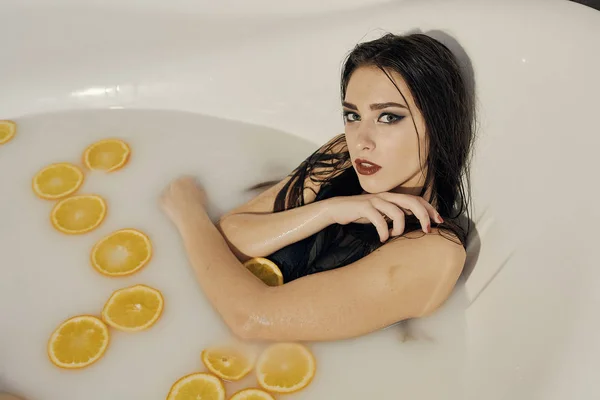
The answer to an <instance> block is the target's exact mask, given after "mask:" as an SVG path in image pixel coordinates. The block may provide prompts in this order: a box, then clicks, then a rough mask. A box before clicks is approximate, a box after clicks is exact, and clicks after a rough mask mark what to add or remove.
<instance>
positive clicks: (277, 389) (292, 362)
mask: <svg viewBox="0 0 600 400" xmlns="http://www.w3.org/2000/svg"><path fill="white" fill-rule="evenodd" d="M315 371H316V362H315V358H314V356H313V355H312V353H311V352H310V350H308V349H307V348H306V347H305V346H302V345H300V344H297V343H277V344H274V345H271V346H269V347H268V348H267V349H265V350H264V351H263V353H262V354H261V355H260V357H259V358H258V361H257V363H256V377H257V378H258V383H259V384H260V386H261V387H262V388H263V389H265V390H268V391H269V392H274V393H292V392H297V391H299V390H301V389H304V388H305V387H306V386H308V384H309V383H310V382H311V381H312V379H313V378H314V376H315Z"/></svg>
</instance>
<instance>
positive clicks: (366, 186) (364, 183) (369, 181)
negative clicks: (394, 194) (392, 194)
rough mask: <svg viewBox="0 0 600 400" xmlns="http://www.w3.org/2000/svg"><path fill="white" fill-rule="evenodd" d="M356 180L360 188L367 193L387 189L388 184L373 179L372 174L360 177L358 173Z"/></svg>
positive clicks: (380, 191) (381, 191) (375, 192)
mask: <svg viewBox="0 0 600 400" xmlns="http://www.w3.org/2000/svg"><path fill="white" fill-rule="evenodd" d="M358 181H359V182H360V186H361V187H362V189H363V190H364V191H365V192H366V193H369V194H377V193H383V192H388V191H389V189H388V186H386V185H382V184H380V183H378V182H377V181H376V180H375V179H373V176H366V177H361V176H360V175H359V178H358Z"/></svg>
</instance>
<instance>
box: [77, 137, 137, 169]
mask: <svg viewBox="0 0 600 400" xmlns="http://www.w3.org/2000/svg"><path fill="white" fill-rule="evenodd" d="M130 154H131V150H130V149H129V145H128V144H127V143H125V142H124V141H122V140H120V139H104V140H100V141H99V142H96V143H93V144H91V145H90V146H88V148H87V149H85V151H84V153H83V163H84V164H85V166H86V167H88V168H89V169H93V170H99V171H105V172H112V171H116V170H118V169H120V168H122V167H123V166H124V165H125V164H127V161H128V160H129V155H130Z"/></svg>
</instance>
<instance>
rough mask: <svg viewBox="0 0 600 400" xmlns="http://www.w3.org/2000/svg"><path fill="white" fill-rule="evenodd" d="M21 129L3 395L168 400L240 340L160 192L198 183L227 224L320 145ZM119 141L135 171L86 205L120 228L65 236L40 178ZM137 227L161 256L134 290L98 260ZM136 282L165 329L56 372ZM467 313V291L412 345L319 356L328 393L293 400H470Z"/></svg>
mask: <svg viewBox="0 0 600 400" xmlns="http://www.w3.org/2000/svg"><path fill="white" fill-rule="evenodd" d="M17 123H18V129H19V131H18V135H17V136H16V137H15V138H14V140H13V141H12V142H10V143H9V144H7V145H5V146H0V191H1V195H0V324H1V325H0V326H1V328H0V336H1V338H0V339H1V340H0V389H5V390H6V389H11V390H13V391H15V392H18V393H22V394H23V395H26V396H28V397H29V398H30V399H40V400H42V399H43V400H68V399H74V400H78V399H87V400H107V399H115V400H120V399H124V400H125V399H148V400H152V399H164V398H165V396H166V394H167V392H168V390H169V388H170V386H171V384H172V383H173V382H174V381H175V380H177V379H178V378H179V377H181V376H183V375H185V374H188V373H192V372H196V371H203V370H204V369H203V367H202V363H201V361H200V352H201V350H202V349H203V348H206V347H207V346H210V345H214V344H219V343H223V342H228V341H229V340H230V339H231V335H230V333H229V332H228V329H227V327H226V326H225V325H224V324H223V323H222V322H221V320H220V319H219V317H218V315H217V314H216V313H215V311H213V309H212V308H211V306H210V305H209V303H208V302H207V301H206V299H205V298H204V296H203V294H202V292H201V290H200V289H199V286H198V285H197V283H196V281H195V278H194V275H193V274H192V271H191V268H190V267H189V265H188V263H187V260H186V257H185V254H184V251H183V247H182V245H181V242H180V240H179V237H178V236H177V234H176V231H175V229H174V227H173V226H172V225H171V224H170V223H169V221H168V220H167V218H166V217H165V216H164V215H163V214H162V213H161V212H160V210H159V208H158V206H157V197H158V194H159V192H160V190H161V189H162V188H163V187H164V186H165V185H166V184H167V183H168V182H169V180H171V179H173V178H175V177H177V176H178V175H180V174H193V175H195V176H196V177H197V178H198V179H199V181H200V182H201V183H202V184H203V185H204V187H205V188H206V189H207V192H208V194H209V197H210V203H211V205H210V214H211V216H213V217H216V216H218V215H219V214H221V213H223V212H224V211H226V210H228V209H230V208H232V207H234V206H236V205H238V204H241V203H242V202H245V201H247V200H249V199H250V198H251V197H252V196H253V195H255V193H248V192H245V191H244V190H243V189H244V188H245V187H248V186H251V185H253V184H256V183H258V182H260V181H263V180H271V179H277V178H280V177H282V176H284V175H285V174H286V173H288V172H289V171H290V170H291V169H292V168H294V167H295V166H296V165H297V164H298V163H299V162H300V161H301V160H303V159H304V158H305V157H306V156H307V155H309V154H310V153H311V152H312V151H313V150H314V149H315V148H316V146H315V145H314V144H312V143H309V142H307V141H305V140H303V139H300V138H297V137H295V136H292V135H286V134H284V133H282V132H279V131H274V130H272V129H268V128H263V127H258V126H251V125H246V124H241V123H237V122H232V121H225V120H220V119H215V118H211V117H206V116H200V115H194V114H186V113H178V112H162V111H130V110H103V111H77V112H66V113H60V114H45V115H35V116H30V117H25V118H22V119H19V120H17ZM333 134H335V132H332V136H333ZM106 137H119V138H122V139H124V140H126V141H127V142H128V143H130V145H131V147H132V156H131V160H130V162H129V164H128V165H127V166H126V167H125V168H124V169H122V170H121V171H118V172H115V173H111V174H104V173H88V174H87V175H86V180H85V183H84V185H83V187H82V188H81V189H80V190H79V193H81V194H84V193H96V194H99V195H101V196H103V197H104V198H105V199H106V200H107V202H108V215H107V218H106V220H105V221H104V222H103V224H102V225H101V226H100V227H99V228H98V229H97V230H95V231H92V232H90V233H87V234H84V235H80V236H66V235H63V234H61V233H59V232H57V231H55V230H54V229H53V228H52V226H51V224H50V222H49V213H50V210H51V208H52V205H53V204H54V203H53V202H50V201H45V200H41V199H38V198H37V197H35V195H34V194H33V192H32V190H31V178H32V177H33V175H34V174H35V173H36V172H37V171H38V170H39V169H40V168H42V167H43V166H45V165H47V164H50V163H53V162H60V161H68V162H74V163H80V159H81V154H82V152H83V150H84V148H85V147H86V146H87V145H89V144H90V143H92V142H94V141H95V140H98V139H102V138H106ZM126 227H129V228H137V229H141V230H142V231H144V232H146V233H147V234H148V235H149V236H150V238H151V240H152V243H153V246H154V257H153V259H152V260H151V262H150V263H149V264H148V265H147V266H146V267H145V268H144V269H143V270H142V271H141V272H139V273H137V274H134V275H133V276H131V277H126V278H106V277H103V276H101V275H100V274H98V273H97V272H96V271H95V270H94V269H93V268H92V267H91V266H90V263H89V261H88V257H89V251H90V249H91V247H92V246H93V244H94V243H95V242H96V241H97V240H99V239H100V238H101V237H103V236H104V235H106V234H108V233H110V232H112V231H114V230H117V229H120V228H126ZM136 283H143V284H147V285H150V286H153V287H155V288H157V289H159V290H161V291H162V293H163V294H164V297H165V311H164V314H163V316H162V318H161V319H160V320H159V321H158V323H157V324H156V325H155V326H154V327H152V328H151V329H150V330H148V331H145V332H141V333H123V332H118V331H114V330H111V343H110V347H109V349H108V350H107V352H106V354H105V356H104V358H103V359H101V360H100V361H99V362H97V363H96V364H94V365H92V366H91V367H89V368H85V369H83V370H80V371H65V370H61V369H58V368H56V367H54V366H53V365H52V364H51V363H50V362H49V360H48V358H47V356H46V344H47V340H48V337H49V336H50V334H51V332H52V331H53V330H54V329H55V328H56V326H57V325H58V324H59V323H60V322H61V321H63V320H65V319H66V318H69V317H71V316H74V315H78V314H96V315H97V314H99V312H100V310H101V309H102V306H103V304H104V302H105V301H106V300H107V299H108V297H109V295H110V294H111V293H112V292H113V291H114V290H116V289H119V288H121V287H125V286H129V285H132V284H136ZM224 290H226V288H225V289H224ZM465 304H466V296H465V295H464V293H463V291H462V289H461V288H460V287H459V288H457V290H456V291H455V293H454V295H453V297H452V298H451V299H450V300H449V301H448V302H447V303H446V305H445V306H444V307H443V308H442V309H441V310H439V311H438V312H437V313H436V314H434V315H433V316H431V317H429V318H425V319H421V320H418V321H412V322H411V323H410V325H409V327H410V330H411V331H412V335H413V336H415V337H416V339H414V340H408V341H403V340H402V339H403V338H404V337H405V335H406V329H405V328H402V327H401V326H393V327H390V328H388V329H385V330H383V331H381V332H377V333H374V334H371V335H368V336H366V337H363V338H360V339H355V340H347V341H339V342H332V343H318V344H311V345H310V348H311V349H312V350H313V352H314V353H315V356H316V359H317V363H318V371H317V375H316V378H315V380H314V381H313V383H312V384H311V386H309V387H308V388H307V389H306V390H304V391H302V392H300V393H297V394H294V395H287V396H281V397H280V398H286V399H402V398H406V399H415V400H429V399H432V400H433V399H435V400H439V399H445V398H463V397H462V396H461V393H463V391H462V390H463V382H464V381H463V379H464V377H463V365H464V362H465V361H466V350H465V342H466V338H465V330H466V329H465V318H464V308H465ZM243 386H256V380H255V378H254V377H253V376H250V377H249V378H248V379H246V380H245V381H244V382H242V383H241V384H236V385H228V386H227V390H228V393H229V394H232V393H233V390H236V389H239V388H241V387H243Z"/></svg>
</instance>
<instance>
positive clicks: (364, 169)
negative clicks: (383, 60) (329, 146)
mask: <svg viewBox="0 0 600 400" xmlns="http://www.w3.org/2000/svg"><path fill="white" fill-rule="evenodd" d="M388 73H389V74H390V76H391V77H392V79H393V80H394V82H395V83H396V85H397V86H398V88H399V89H400V90H401V91H402V94H404V97H405V98H406V101H405V100H404V98H402V95H401V94H400V93H399V92H398V89H397V88H396V87H395V86H394V84H393V83H392V82H391V81H390V79H389V78H388V77H387V75H386V74H385V73H384V72H383V71H381V70H380V69H379V68H377V67H361V68H358V69H356V71H354V73H352V75H351V77H350V81H349V82H348V87H347V89H346V98H345V99H344V102H343V107H344V123H345V128H346V129H345V131H346V142H347V144H348V150H349V151H350V158H351V160H352V165H353V167H354V169H355V171H356V172H357V175H358V178H359V180H360V184H361V186H362V188H363V189H364V190H365V191H366V192H368V193H381V192H389V191H395V192H400V193H408V194H414V195H418V194H419V192H420V191H421V188H422V187H423V184H424V182H425V176H426V173H427V170H426V166H425V161H426V159H427V140H426V136H425V121H424V120H423V116H422V115H421V112H420V111H419V110H418V109H417V107H416V106H415V104H414V101H413V98H412V95H411V93H410V91H409V90H408V87H407V86H406V84H405V83H404V79H402V77H401V76H400V74H398V73H396V72H394V71H388ZM407 102H408V104H407ZM409 108H410V111H409ZM415 126H416V131H415ZM417 138H418V139H417ZM419 144H420V146H419ZM419 152H420V153H421V158H420V159H421V161H422V162H423V164H421V163H420V162H419Z"/></svg>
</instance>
